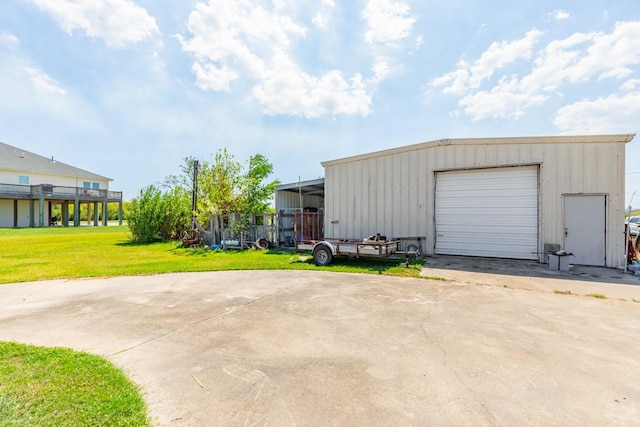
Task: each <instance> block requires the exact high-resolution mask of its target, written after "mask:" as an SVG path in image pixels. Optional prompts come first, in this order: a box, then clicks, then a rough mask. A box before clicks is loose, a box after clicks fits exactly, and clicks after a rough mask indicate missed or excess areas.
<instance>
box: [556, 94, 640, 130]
mask: <svg viewBox="0 0 640 427" xmlns="http://www.w3.org/2000/svg"><path fill="white" fill-rule="evenodd" d="M639 117H640V92H631V93H627V94H625V95H617V94H612V95H609V96H606V97H600V98H598V99H596V100H583V101H579V102H576V103H574V104H571V105H567V106H565V107H562V108H561V109H559V110H558V111H557V113H556V115H555V118H554V120H553V123H554V124H555V125H556V127H557V128H558V129H560V130H561V131H563V132H565V133H584V134H589V133H626V132H629V131H630V129H637V128H638V118H639Z"/></svg>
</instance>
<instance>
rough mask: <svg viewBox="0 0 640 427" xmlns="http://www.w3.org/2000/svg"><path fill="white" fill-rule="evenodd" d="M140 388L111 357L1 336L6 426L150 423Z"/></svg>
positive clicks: (0, 402)
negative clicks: (8, 340)
mask: <svg viewBox="0 0 640 427" xmlns="http://www.w3.org/2000/svg"><path fill="white" fill-rule="evenodd" d="M147 425H149V422H148V420H147V415H146V407H145V403H144V400H143V399H142V398H141V397H140V394H139V393H138V389H137V388H136V387H135V386H134V385H133V384H132V383H131V382H129V380H128V379H127V378H126V377H125V376H124V374H123V373H122V372H121V371H120V370H118V369H117V368H116V367H114V366H113V365H112V364H111V363H109V362H108V361H106V360H104V359H102V358H100V357H97V356H93V355H90V354H87V353H80V352H75V351H72V350H69V349H64V348H43V347H35V346H29V345H23V344H18V343H12V342H0V426H20V427H22V426H39V427H46V426H52V427H53V426H55V427H59V426H141V427H142V426H147Z"/></svg>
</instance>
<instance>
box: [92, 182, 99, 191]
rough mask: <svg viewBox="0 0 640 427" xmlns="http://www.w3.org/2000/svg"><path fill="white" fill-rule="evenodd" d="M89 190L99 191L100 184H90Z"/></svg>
mask: <svg viewBox="0 0 640 427" xmlns="http://www.w3.org/2000/svg"><path fill="white" fill-rule="evenodd" d="M91 188H93V189H94V190H99V189H100V183H99V182H93V183H91Z"/></svg>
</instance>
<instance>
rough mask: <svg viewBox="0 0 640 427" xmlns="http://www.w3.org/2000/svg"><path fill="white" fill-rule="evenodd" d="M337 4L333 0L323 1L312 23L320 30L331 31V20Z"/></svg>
mask: <svg viewBox="0 0 640 427" xmlns="http://www.w3.org/2000/svg"><path fill="white" fill-rule="evenodd" d="M335 6H336V4H335V2H334V1H333V0H322V1H321V2H320V5H319V6H318V9H317V11H316V14H315V15H314V16H313V19H312V20H311V22H313V25H314V26H315V27H316V28H317V29H319V30H327V29H329V20H330V19H331V11H332V10H333V8H335Z"/></svg>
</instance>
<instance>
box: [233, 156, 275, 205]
mask: <svg viewBox="0 0 640 427" xmlns="http://www.w3.org/2000/svg"><path fill="white" fill-rule="evenodd" d="M272 173H273V165H272V164H271V163H269V161H268V160H267V158H266V157H265V156H263V155H262V154H256V155H255V156H251V158H250V159H249V168H248V170H247V172H246V173H245V174H244V175H243V176H242V179H241V182H240V194H241V203H240V206H239V208H240V209H239V212H242V213H246V214H257V213H264V212H266V211H267V209H268V208H269V200H270V199H271V197H272V196H273V193H274V190H275V187H276V185H278V184H279V183H280V181H278V180H273V181H271V182H267V183H265V182H264V181H265V180H266V179H267V178H268V177H269V175H271V174H272Z"/></svg>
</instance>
